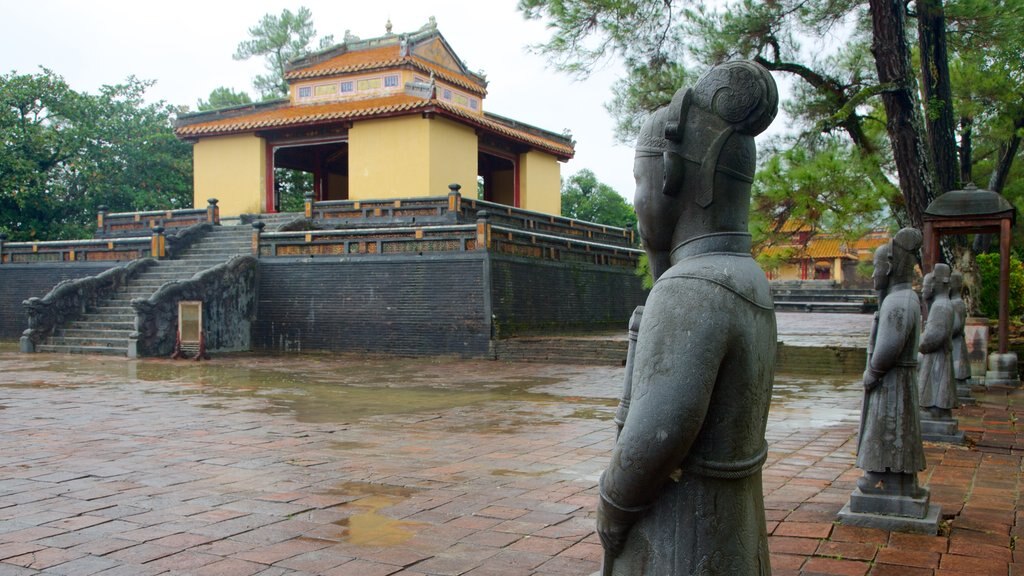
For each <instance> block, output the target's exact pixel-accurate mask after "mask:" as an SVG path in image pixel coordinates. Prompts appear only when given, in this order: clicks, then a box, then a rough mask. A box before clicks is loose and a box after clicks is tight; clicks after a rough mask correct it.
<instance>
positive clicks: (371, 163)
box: [348, 116, 477, 200]
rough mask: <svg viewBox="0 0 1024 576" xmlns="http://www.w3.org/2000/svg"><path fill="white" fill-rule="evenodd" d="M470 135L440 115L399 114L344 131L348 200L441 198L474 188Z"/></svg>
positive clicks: (473, 151)
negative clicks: (454, 186)
mask: <svg viewBox="0 0 1024 576" xmlns="http://www.w3.org/2000/svg"><path fill="white" fill-rule="evenodd" d="M476 148H477V140H476V133H475V132H474V131H473V129H472V128H469V127H466V126H462V125H460V124H456V123H454V122H451V121H449V120H445V119H443V118H433V119H426V118H422V117H420V116H400V117H396V118H383V119H379V120H365V121H362V122H356V123H355V124H354V125H353V126H352V128H351V129H350V130H349V155H348V162H349V199H350V200H367V199H378V198H413V197H421V196H444V195H445V194H447V193H448V185H449V184H451V183H453V182H454V183H458V184H461V185H462V187H463V188H464V189H465V190H471V191H475V190H476Z"/></svg>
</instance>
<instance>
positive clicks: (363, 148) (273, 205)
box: [176, 19, 574, 216]
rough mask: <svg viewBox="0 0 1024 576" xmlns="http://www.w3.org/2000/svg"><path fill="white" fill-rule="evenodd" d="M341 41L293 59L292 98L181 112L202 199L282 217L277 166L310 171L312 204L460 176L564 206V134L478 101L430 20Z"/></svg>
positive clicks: (440, 191)
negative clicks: (402, 30)
mask: <svg viewBox="0 0 1024 576" xmlns="http://www.w3.org/2000/svg"><path fill="white" fill-rule="evenodd" d="M388 28H389V30H388V33H387V34H386V35H385V36H382V37H380V38H373V39H369V40H357V39H351V40H350V39H346V41H345V42H344V43H343V44H340V45H338V46H335V47H334V48H331V49H329V50H326V51H323V52H319V53H316V54H312V55H310V56H308V57H305V58H301V59H299V60H295V61H293V62H291V63H290V65H289V68H288V71H287V73H286V75H285V78H286V79H287V81H288V83H289V86H290V94H289V97H288V98H286V99H280V100H274V101H269V102H261V103H258V104H252V105H246V106H236V107H232V108H226V109H222V110H214V111H209V112H200V113H195V114H189V115H185V116H182V117H181V118H179V119H178V122H177V125H176V132H177V135H178V137H179V138H182V139H184V140H187V141H190V142H193V143H194V148H193V153H194V159H193V162H194V166H195V176H194V178H195V183H194V184H195V185H194V197H195V205H196V206H200V207H202V206H206V199H207V198H211V197H214V198H217V199H218V200H219V201H220V204H219V206H220V210H221V214H222V215H224V216H233V215H238V214H242V213H264V212H276V211H278V209H279V206H280V197H279V194H278V191H277V186H275V182H274V168H290V169H293V170H301V171H304V172H309V173H312V174H313V183H314V184H313V185H314V194H315V196H316V200H364V199H385V198H412V197H423V196H440V195H444V194H446V193H447V190H448V185H449V184H451V183H458V184H460V185H461V186H462V190H463V193H464V194H467V195H475V194H476V192H477V187H478V181H479V182H480V183H481V184H482V187H483V198H484V199H485V200H490V201H493V202H499V203H502V204H507V205H509V206H515V207H519V208H525V209H527V210H534V211H537V212H543V213H547V214H554V215H558V214H560V212H561V170H560V168H561V167H560V164H559V163H560V162H564V161H566V160H568V159H570V158H572V156H573V153H574V147H573V146H574V143H573V142H572V140H571V139H570V138H569V137H567V136H564V135H561V134H556V133H553V132H549V131H546V130H542V129H540V128H536V127H533V126H529V125H527V124H523V123H520V122H516V121H514V120H510V119H508V118H504V117H502V116H498V115H496V114H492V113H490V112H485V111H484V107H483V100H484V97H485V96H486V95H487V81H486V79H485V78H484V77H483V76H481V75H480V74H476V73H474V72H470V71H469V70H468V69H467V68H466V67H465V65H464V64H463V63H462V61H461V60H460V59H459V58H458V56H456V55H455V53H454V52H453V51H452V49H451V47H450V46H449V45H448V42H447V41H446V40H445V39H444V37H443V36H442V35H441V33H440V32H438V30H437V27H436V25H435V23H434V22H433V19H431V22H430V23H429V24H427V25H426V26H424V27H423V28H421V29H420V30H418V31H417V32H414V33H412V34H402V35H398V34H392V33H391V32H390V24H389V26H388Z"/></svg>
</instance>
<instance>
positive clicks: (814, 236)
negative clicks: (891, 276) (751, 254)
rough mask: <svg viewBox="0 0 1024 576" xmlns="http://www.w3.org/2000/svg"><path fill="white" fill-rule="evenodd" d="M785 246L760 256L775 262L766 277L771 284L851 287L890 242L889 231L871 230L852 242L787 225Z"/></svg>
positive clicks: (780, 245)
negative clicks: (859, 272) (860, 268)
mask: <svg viewBox="0 0 1024 576" xmlns="http://www.w3.org/2000/svg"><path fill="white" fill-rule="evenodd" d="M782 232H783V233H785V234H787V236H788V240H787V241H786V242H785V243H781V244H777V245H773V246H768V247H765V248H764V249H763V250H762V251H761V254H762V255H764V256H765V257H766V259H769V260H774V261H775V262H776V264H775V265H773V266H772V267H771V268H769V269H766V270H765V273H766V274H767V275H768V278H769V279H770V280H782V281H792V280H830V281H832V282H835V283H836V284H848V283H850V282H851V281H852V280H854V278H853V277H854V276H855V275H856V268H857V265H858V264H859V263H861V262H870V261H871V258H872V256H873V255H874V253H875V249H876V248H878V247H879V246H881V245H882V244H885V243H886V242H888V241H889V233H888V231H886V230H872V231H870V232H868V233H867V234H865V235H864V236H862V237H861V238H859V239H857V240H855V241H852V242H849V241H846V240H843V239H841V238H839V237H838V236H835V235H832V234H824V233H819V232H815V231H814V230H813V229H811V227H810V226H807V225H806V224H801V223H794V224H787V225H786V226H785V227H784V228H783V230H782Z"/></svg>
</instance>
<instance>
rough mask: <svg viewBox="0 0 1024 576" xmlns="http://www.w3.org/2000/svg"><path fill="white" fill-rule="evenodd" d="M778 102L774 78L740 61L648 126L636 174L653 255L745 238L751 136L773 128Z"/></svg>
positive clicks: (704, 79)
mask: <svg viewBox="0 0 1024 576" xmlns="http://www.w3.org/2000/svg"><path fill="white" fill-rule="evenodd" d="M778 103H779V95H778V89H777V88H776V86H775V80H774V79H773V78H772V76H771V74H770V73H769V72H768V71H767V70H766V69H764V68H763V67H762V66H760V65H758V64H756V63H754V62H749V61H742V60H740V61H733V62H726V63H724V64H721V65H719V66H715V67H713V68H711V69H710V70H708V72H707V73H705V74H704V75H703V76H701V78H700V79H699V80H698V81H697V83H696V84H695V85H694V86H693V87H690V88H682V89H680V90H679V91H677V92H676V94H675V96H673V98H672V102H671V103H670V104H669V105H668V106H665V107H663V108H660V109H659V110H657V111H656V112H655V113H654V114H652V115H651V116H650V117H649V118H648V119H647V122H645V124H644V126H643V128H642V129H641V131H640V135H639V136H638V138H637V145H636V161H635V163H634V168H633V172H634V174H633V175H634V177H635V179H636V184H637V187H636V193H635V194H634V206H635V207H636V212H637V220H638V222H639V229H640V236H641V239H642V240H643V241H644V245H645V247H647V248H648V251H649V252H650V251H651V250H652V249H653V250H656V251H659V250H660V251H665V250H671V249H672V248H673V247H674V246H676V245H678V244H680V243H681V242H683V241H685V240H686V239H688V238H691V237H695V236H700V235H704V234H710V233H716V232H746V231H747V219H748V214H749V205H750V187H751V184H752V183H753V177H754V170H755V168H756V166H755V163H756V147H755V146H754V136H756V135H757V134H760V133H761V132H763V131H764V130H765V129H766V128H767V127H768V125H770V124H771V122H772V120H773V119H774V118H775V114H776V113H777V111H778Z"/></svg>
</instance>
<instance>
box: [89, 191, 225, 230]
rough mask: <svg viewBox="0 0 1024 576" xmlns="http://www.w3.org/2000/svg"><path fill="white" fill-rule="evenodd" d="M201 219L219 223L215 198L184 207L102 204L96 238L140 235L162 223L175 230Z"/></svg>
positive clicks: (166, 228) (197, 222)
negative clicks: (118, 208) (117, 208)
mask: <svg viewBox="0 0 1024 576" xmlns="http://www.w3.org/2000/svg"><path fill="white" fill-rule="evenodd" d="M202 222H207V223H209V224H214V225H216V224H220V208H218V207H217V199H216V198H210V199H209V200H207V206H206V208H185V209H181V210H151V211H147V212H107V209H106V207H105V206H100V210H99V213H98V214H97V215H96V238H110V237H118V236H132V235H139V234H140V233H145V232H146V231H148V230H149V229H151V228H155V227H157V226H162V227H163V228H164V230H174V229H178V228H186V227H188V226H192V225H194V224H199V223H202Z"/></svg>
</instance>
